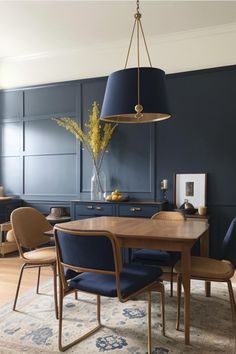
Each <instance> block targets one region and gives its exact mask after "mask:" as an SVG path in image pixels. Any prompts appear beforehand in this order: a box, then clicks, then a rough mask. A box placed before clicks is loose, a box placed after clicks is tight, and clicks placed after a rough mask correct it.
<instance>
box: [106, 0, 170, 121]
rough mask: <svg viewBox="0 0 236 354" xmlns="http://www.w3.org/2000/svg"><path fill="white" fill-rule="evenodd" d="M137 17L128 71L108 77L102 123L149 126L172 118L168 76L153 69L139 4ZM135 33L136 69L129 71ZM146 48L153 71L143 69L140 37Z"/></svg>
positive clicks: (147, 68) (118, 72)
mask: <svg viewBox="0 0 236 354" xmlns="http://www.w3.org/2000/svg"><path fill="white" fill-rule="evenodd" d="M136 5H137V8H136V13H135V15H134V18H135V20H134V26H133V30H132V34H131V39H130V44H129V49H128V53H127V57H126V62H125V68H124V69H123V70H119V71H116V72H114V73H112V74H111V75H109V77H108V81H107V85H106V91H105V96H104V100H103V105H102V109H101V115H100V119H101V120H103V121H106V122H114V123H147V122H156V121H160V120H164V119H167V118H170V116H171V115H170V111H169V107H168V100H167V93H166V77H165V72H164V71H163V70H161V69H157V68H153V67H152V63H151V59H150V55H149V52H148V48H147V43H146V39H145V36H144V31H143V27H142V23H141V14H140V12H139V0H137V2H136ZM135 29H136V30H137V64H138V65H137V67H135V68H127V63H128V58H129V53H130V49H131V45H132V41H133V36H134V32H135ZM140 30H141V33H142V37H143V40H144V44H145V49H146V53H147V56H148V60H149V65H150V67H140V53H139V44H140V43H139V34H140Z"/></svg>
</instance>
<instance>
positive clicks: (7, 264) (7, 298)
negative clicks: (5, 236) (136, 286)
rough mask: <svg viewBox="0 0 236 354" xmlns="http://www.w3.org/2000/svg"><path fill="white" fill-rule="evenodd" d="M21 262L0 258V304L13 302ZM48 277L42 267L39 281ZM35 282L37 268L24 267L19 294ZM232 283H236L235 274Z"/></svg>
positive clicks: (49, 269) (46, 271)
mask: <svg viewBox="0 0 236 354" xmlns="http://www.w3.org/2000/svg"><path fill="white" fill-rule="evenodd" d="M21 264H22V262H21V260H20V259H19V257H18V255H17V254H16V253H15V254H12V255H10V254H8V255H6V256H5V257H1V258H0V306H1V305H3V304H5V303H9V302H13V300H14V296H15V291H16V285H17V281H18V277H19V272H20V268H21ZM50 278H52V270H51V268H49V267H48V268H43V269H42V272H41V281H40V283H41V284H42V283H43V282H46V281H47V280H48V279H50ZM36 282H37V270H36V269H26V270H25V271H24V274H23V278H22V282H21V288H20V294H19V296H20V295H21V294H22V293H23V292H25V291H26V290H28V289H30V288H33V287H34V286H35V287H36ZM233 283H234V284H235V285H236V274H235V276H234V278H233ZM168 290H169V289H168Z"/></svg>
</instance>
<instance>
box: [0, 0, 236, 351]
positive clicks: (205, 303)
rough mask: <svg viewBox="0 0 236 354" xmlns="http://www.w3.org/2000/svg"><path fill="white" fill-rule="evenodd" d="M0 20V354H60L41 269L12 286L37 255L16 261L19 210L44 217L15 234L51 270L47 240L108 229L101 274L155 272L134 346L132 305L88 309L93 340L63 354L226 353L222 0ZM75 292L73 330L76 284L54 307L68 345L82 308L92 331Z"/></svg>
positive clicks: (229, 113)
mask: <svg viewBox="0 0 236 354" xmlns="http://www.w3.org/2000/svg"><path fill="white" fill-rule="evenodd" d="M0 19H1V21H0V39H1V40H0V42H1V48H0V225H1V235H0V289H1V290H0V314H1V315H2V325H1V326H0V338H1V339H2V342H3V343H4V345H2V346H1V345H0V353H1V354H5V353H6V354H11V353H13V352H22V350H24V351H26V352H28V353H32V352H35V353H47V352H55V353H57V352H59V349H60V348H58V343H57V340H58V338H57V337H58V334H57V332H58V323H60V320H59V321H58V320H57V318H58V317H59V318H60V316H61V315H60V313H62V311H60V310H59V312H58V313H57V310H58V308H60V307H58V308H57V304H56V303H55V306H54V302H53V297H55V296H53V287H52V272H51V270H47V269H46V268H45V269H44V267H43V266H42V267H41V268H42V272H41V275H39V276H38V279H39V278H40V279H41V280H40V283H39V280H37V279H36V278H37V276H36V273H35V272H36V270H34V269H27V270H24V275H23V276H22V280H20V283H19V284H20V285H19V288H17V282H18V277H19V274H21V273H20V267H21V266H22V264H23V263H22V261H23V260H24V256H23V258H22V255H23V254H24V252H25V249H26V248H27V249H28V251H29V252H31V251H32V248H34V246H35V245H36V244H35V245H33V246H32V245H31V244H27V245H26V247H23V248H24V249H23V251H22V253H21V251H20V247H21V246H22V244H23V241H21V240H20V241H19V239H18V236H17V235H18V232H17V230H18V229H17V228H18V225H17V223H16V226H15V222H14V212H15V211H16V210H18V209H21V208H23V209H24V208H26V209H27V210H26V212H28V211H29V210H28V209H30V210H31V209H33V210H35V211H36V212H37V213H39V214H40V215H41V216H42V217H43V218H44V219H45V220H46V221H45V222H44V221H37V222H33V221H32V220H33V218H34V217H33V216H32V217H31V216H30V217H29V218H28V220H30V221H29V223H28V224H30V226H31V232H32V235H33V234H35V235H36V234H37V232H35V231H32V230H34V227H35V229H37V227H38V226H39V225H41V223H42V224H43V225H44V226H43V229H42V230H43V231H42V230H41V234H44V232H46V231H49V233H48V234H47V233H46V234H44V237H45V239H46V240H47V242H48V240H49V244H48V245H49V248H53V249H54V251H55V249H56V250H57V261H55V262H57V267H58V266H59V263H58V262H59V258H58V257H59V256H58V255H59V253H60V240H59V239H58V241H57V242H56V245H55V243H54V239H55V230H57V228H59V229H60V228H61V229H60V231H61V232H62V231H63V230H64V231H65V232H70V233H72V234H73V233H76V232H81V231H83V232H85V233H89V232H90V233H92V232H94V231H97V232H98V231H99V232H102V231H106V232H107V233H108V234H109V237H110V238H109V237H108V238H109V240H110V241H111V240H112V241H111V243H112V245H113V246H112V247H113V252H114V255H116V257H117V259H116V258H115V265H116V266H117V267H118V268H114V269H115V270H114V269H113V271H114V272H115V273H114V274H113V276H116V277H118V275H117V274H118V273H119V272H121V274H122V270H121V269H122V264H123V265H127V267H128V268H129V267H131V268H132V267H137V269H139V267H143V269H145V267H146V268H147V271H148V269H149V267H151V268H152V267H154V268H155V269H161V272H162V275H159V276H158V281H159V283H160V284H161V285H160V284H159V283H158V286H157V285H156V284H155V286H154V285H152V286H153V288H152V287H151V285H150V284H149V288H148V285H145V286H146V287H147V289H148V291H151V292H152V308H153V309H152V311H153V313H152V316H151V317H152V321H153V324H152V326H151V325H150V326H148V328H149V327H150V328H151V329H149V332H148V335H146V322H148V321H149V320H148V319H147V318H148V313H149V312H148V310H146V303H147V301H146V300H145V296H143V295H142V293H140V295H139V296H140V299H139V297H137V299H138V300H137V299H136V296H134V300H130V299H129V301H127V303H126V302H124V303H122V301H120V302H119V301H118V304H117V303H113V302H112V301H113V299H112V298H108V300H104V299H105V298H103V297H102V300H101V302H102V304H101V316H102V321H101V322H103V321H104V327H105V329H103V328H102V329H101V333H100V330H99V331H98V332H97V333H96V334H94V335H92V336H89V337H88V339H85V340H84V341H83V342H82V343H79V344H76V345H75V346H74V347H72V348H71V349H68V353H70V352H71V353H73V352H77V351H78V352H80V350H81V352H87V353H89V354H90V353H95V352H101V351H107V352H108V353H110V352H111V353H114V354H115V353H136V354H137V353H145V352H149V353H151V352H152V353H155V354H163V353H175V354H179V353H186V354H193V353H205V354H213V353H217V352H219V351H220V352H225V353H229V354H235V350H236V344H235V338H236V333H235V332H236V329H235V328H236V327H235V316H236V315H235V300H234V296H235V295H234V294H235V288H236V280H235V276H234V268H235V265H236V249H235V247H236V246H235V247H234V238H233V235H234V233H235V231H234V218H235V217H236V201H235V198H236V187H235V183H234V182H235V174H236V170H235V166H234V165H235V164H234V151H235V150H236V140H235V137H234V135H235V129H234V128H235V114H236V100H235V79H236V63H235V57H236V49H235V46H234V45H233V43H235V40H236V2H235V1H146V0H143V1H139V0H137V1H42V2H41V1H27V2H24V1H17V2H14V1H1V2H0ZM23 211H24V210H23ZM166 213H167V214H166ZM156 215H158V216H157V219H156ZM166 215H167V216H166ZM175 215H177V216H175ZM179 215H180V216H179ZM41 216H39V218H40V217H41ZM35 217H36V216H35ZM172 217H173V218H174V220H170V219H171V218H172ZM175 217H176V218H177V220H175ZM159 218H160V219H159ZM120 223H121V224H120ZM55 225H56V226H55ZM27 227H28V225H27ZM47 229H48V230H47ZM53 230H54V231H53ZM14 232H15V234H14ZM25 232H26V231H25ZM53 232H54V233H53ZM58 232H59V231H58ZM110 234H112V235H113V236H114V239H115V241H114V240H113V238H112V237H113V236H111V235H110ZM25 235H26V233H25ZM20 236H21V232H19V237H20ZM235 238H236V235H235ZM40 242H41V241H40ZM40 242H38V244H37V245H39V244H40V247H42V244H43V243H44V242H43V241H42V242H41V243H40ZM48 245H47V246H48ZM31 246H32V247H31ZM55 247H56V248H55ZM94 247H95V246H94ZM116 247H117V250H116ZM91 248H93V247H91ZM62 249H63V248H62ZM114 250H115V251H114ZM54 251H53V252H54ZM19 252H20V253H19ZM58 252H59V253H58ZM116 252H118V253H119V252H120V253H121V259H120V258H119V256H117V254H118V253H116ZM88 254H89V253H88ZM19 255H20V257H21V258H19ZM91 257H92V255H91ZM114 257H115V256H114ZM203 258H204V259H203ZM223 259H224V260H226V261H227V262H225V261H224V262H223V261H222V260H223ZM44 260H45V259H44ZM51 261H52V262H51ZM30 262H31V265H30V263H29V264H28V263H27V266H26V268H27V267H28V268H32V267H33V266H35V263H34V262H33V263H32V259H31V261H30ZM40 262H42V260H40ZM50 262H51V263H50ZM55 262H54V261H53V260H51V259H50V260H48V263H50V264H49V265H50V266H52V265H53V267H54V266H55ZM229 262H230V263H229ZM48 263H45V264H46V265H48ZM65 264H66V263H65V262H64V263H63V261H61V267H63V266H65ZM37 266H38V263H37ZM73 267H74V266H72V268H71V269H72V270H73V269H74V268H73ZM120 267H121V268H120ZM39 268H40V267H39ZM65 268H66V267H65ZM82 268H83V267H82V266H81V265H80V266H79V268H78V269H80V271H79V270H78V269H77V272H79V273H80V272H81V274H83V273H85V272H82V271H81V269H82ZM85 268H86V267H85ZM86 269H87V268H86ZM117 269H119V271H118V270H117ZM132 269H133V268H132ZM206 270H208V272H206ZM110 271H111V270H110V268H109V272H110ZM129 271H131V270H130V269H129ZM149 271H151V270H150V269H149ZM22 272H23V271H22ZM88 272H89V270H88ZM59 273H60V272H59ZM76 276H77V275H76ZM101 276H102V275H101ZM104 276H105V275H104ZM61 277H62V275H61ZM61 277H60V274H59V275H58V276H56V277H55V276H54V281H55V278H57V282H58V285H56V287H57V289H58V293H57V295H58V298H59V299H60V296H59V295H60V291H59V289H60V286H62V285H63V279H62V278H61ZM121 278H122V277H121ZM104 279H105V278H104ZM116 279H118V278H116ZM122 279H123V278H122ZM191 279H192V280H191ZM118 280H119V279H118ZM118 280H117V281H118ZM70 281H71V280H68V279H66V282H70ZM119 281H121V280H119ZM119 281H118V283H119ZM37 282H38V283H37ZM210 282H211V285H210ZM226 283H227V284H228V287H227V284H226ZM36 284H37V290H36V292H37V293H38V294H35V289H34V288H33V287H34V286H35V285H36ZM76 284H77V283H76ZM122 284H123V283H122V281H121V285H120V287H121V288H122ZM163 284H164V288H165V290H164V291H165V295H163V293H162V292H161V291H156V290H153V289H156V286H157V288H158V290H160V289H162V288H161V287H162V285H163ZM231 284H232V285H231ZM76 286H77V285H76ZM144 288H145V287H144ZM16 289H18V290H16ZM41 289H42V291H41ZM142 289H143V288H142ZM145 289H146V288H145ZM181 289H182V292H181ZM54 290H55V289H54ZM118 290H119V287H118ZM18 291H19V294H18ZM99 291H101V289H99ZM140 291H141V290H140ZM16 293H17V296H16ZM82 293H83V292H82ZM118 293H119V291H118V292H117V294H118ZM43 294H46V295H47V296H46V297H45V296H44V295H43ZM62 294H64V295H66V294H67V293H66V292H64V293H63V292H62V293H61V295H62ZM38 296H39V298H40V299H41V302H40V300H37V299H38ZM76 296H77V298H76ZM86 296H87V295H86V294H82V295H81V299H82V300H81V302H82V305H83V311H84V314H83V315H82V319H83V321H82V320H79V322H77V319H76V309H77V307H78V306H80V305H79V303H80V301H79V300H80V288H78V294H77V295H75V296H74V293H73V292H72V293H71V294H70V295H69V296H68V300H67V296H65V300H64V303H65V306H64V307H65V313H66V317H67V316H68V318H69V317H70V310H71V315H72V318H74V320H73V321H72V320H69V321H68V322H69V324H70V322H72V327H71V328H70V327H69V324H66V330H65V333H67V334H66V336H67V337H66V341H70V340H71V339H72V338H71V337H76V336H77V334H76V329H77V328H79V327H81V328H82V329H86V325H85V324H84V323H85V322H86V321H87V319H86V312H88V313H89V316H90V321H91V323H93V322H94V323H95V318H94V317H93V315H94V313H93V311H94V310H93V309H90V308H89V306H88V305H89V304H90V303H91V304H93V302H94V299H91V298H90V297H86ZM162 296H164V298H165V301H162ZM56 297H57V296H56ZM75 298H76V299H75ZM118 298H119V296H118ZM14 299H15V304H14V306H13V303H14ZM120 299H123V298H122V296H121V297H120ZM61 301H62V300H61ZM99 301H100V300H99ZM139 301H140V303H139ZM62 302H63V301H62ZM77 302H78V305H77ZM116 302H117V301H116ZM163 302H164V303H165V306H164V307H165V316H164V317H165V321H164V322H165V324H164V322H163V311H164V310H163V307H162V306H163ZM27 303H28V304H29V308H28V309H27ZM61 306H62V305H61ZM103 306H104V310H103ZM119 306H120V307H119ZM12 307H13V309H14V310H15V311H12ZM54 307H55V308H56V316H55V311H54ZM131 309H133V310H131ZM63 311H64V310H63ZM205 312H206V314H205ZM106 313H107V317H106ZM119 314H121V315H120V317H119ZM44 317H45V318H44ZM84 320H85V322H84ZM109 321H110V322H109ZM65 322H67V321H65ZM26 323H28V324H27V326H26V325H25V324H26ZM148 323H149V322H148ZM47 324H48V325H47ZM139 324H140V328H139ZM24 326H25V328H24ZM126 326H127V327H126ZM125 328H126V329H125ZM109 330H111V332H109ZM135 330H137V333H136V332H135ZM163 331H164V332H165V335H163ZM150 333H151V334H152V340H150V338H149V337H150V335H151V334H150ZM147 338H149V339H148V340H147ZM146 342H148V343H149V344H148V345H149V347H148V349H147V348H146ZM151 342H152V348H151ZM12 343H14V345H12ZM14 346H15V347H14ZM16 348H17V349H16ZM80 348H81V349H80ZM61 349H62V348H61ZM14 350H18V351H14ZM73 350H75V351H73Z"/></svg>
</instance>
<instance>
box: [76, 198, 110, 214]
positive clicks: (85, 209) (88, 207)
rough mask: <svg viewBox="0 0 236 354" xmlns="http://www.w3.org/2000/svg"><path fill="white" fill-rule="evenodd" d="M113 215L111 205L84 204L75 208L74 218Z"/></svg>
mask: <svg viewBox="0 0 236 354" xmlns="http://www.w3.org/2000/svg"><path fill="white" fill-rule="evenodd" d="M113 214H114V211H113V205H112V204H106V203H93V202H91V203H86V204H77V205H76V206H75V215H76V217H80V216H82V215H84V216H99V215H106V216H112V215H113Z"/></svg>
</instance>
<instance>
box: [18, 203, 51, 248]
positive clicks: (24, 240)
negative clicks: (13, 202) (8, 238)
mask: <svg viewBox="0 0 236 354" xmlns="http://www.w3.org/2000/svg"><path fill="white" fill-rule="evenodd" d="M11 224H12V229H13V231H14V235H15V239H16V243H17V246H18V249H19V252H20V254H21V255H22V254H23V250H22V248H24V249H29V250H31V249H35V248H37V247H39V246H41V245H43V244H45V243H47V242H48V241H49V237H48V236H46V235H44V232H45V231H48V230H51V229H52V226H51V225H50V223H49V222H48V221H47V219H46V218H45V217H44V216H43V214H41V213H40V212H39V211H38V210H36V209H34V208H30V207H21V208H17V209H15V210H13V212H12V213H11Z"/></svg>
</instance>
